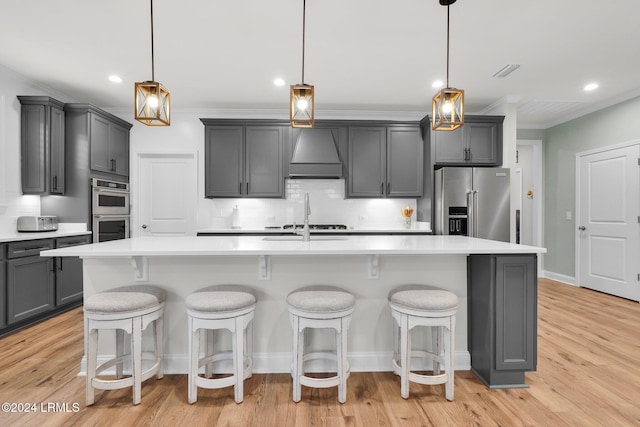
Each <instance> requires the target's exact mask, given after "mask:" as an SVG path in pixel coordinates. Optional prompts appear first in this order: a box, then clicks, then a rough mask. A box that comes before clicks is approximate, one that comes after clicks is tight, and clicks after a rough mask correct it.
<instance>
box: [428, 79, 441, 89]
mask: <svg viewBox="0 0 640 427" xmlns="http://www.w3.org/2000/svg"><path fill="white" fill-rule="evenodd" d="M442 86H444V82H443V81H442V80H436V81H435V82H433V83H431V87H433V88H436V89H437V88H439V87H442Z"/></svg>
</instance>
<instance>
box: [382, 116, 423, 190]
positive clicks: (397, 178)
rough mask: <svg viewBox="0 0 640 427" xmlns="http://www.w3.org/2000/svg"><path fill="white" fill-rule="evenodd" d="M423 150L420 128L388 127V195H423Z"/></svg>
mask: <svg viewBox="0 0 640 427" xmlns="http://www.w3.org/2000/svg"><path fill="white" fill-rule="evenodd" d="M423 152H424V144H423V142H422V138H421V135H420V128H417V127H392V128H387V197H422V195H423V179H422V178H423V174H424V163H423Z"/></svg>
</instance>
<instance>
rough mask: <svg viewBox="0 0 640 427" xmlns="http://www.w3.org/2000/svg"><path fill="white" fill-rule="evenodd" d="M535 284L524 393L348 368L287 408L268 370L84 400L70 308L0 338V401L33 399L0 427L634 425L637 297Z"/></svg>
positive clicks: (177, 380)
mask: <svg viewBox="0 0 640 427" xmlns="http://www.w3.org/2000/svg"><path fill="white" fill-rule="evenodd" d="M539 283H540V288H539V308H538V318H539V324H538V370H537V371H536V372H530V373H527V375H526V377H527V383H528V384H529V385H530V386H531V387H530V388H528V389H513V390H489V389H487V388H486V387H485V386H484V385H482V384H481V383H480V381H479V380H478V379H476V378H475V376H474V375H473V374H471V372H469V371H458V372H456V375H455V381H456V389H455V400H454V401H453V402H448V401H446V400H445V399H444V386H421V385H416V384H412V385H411V397H410V398H409V399H408V400H404V399H402V398H401V397H400V384H399V379H398V378H397V377H395V376H394V375H393V374H391V373H387V372H377V373H353V374H351V377H350V378H349V382H348V397H347V403H345V404H344V405H340V404H339V403H338V402H337V391H336V389H335V388H332V389H325V390H316V389H314V390H311V389H308V388H305V387H303V396H302V402H300V403H298V404H296V403H293V402H292V401H291V378H290V376H289V375H287V374H273V375H254V376H253V377H252V378H251V379H249V380H247V381H246V382H245V400H244V403H242V404H240V405H238V404H236V403H235V402H234V401H233V390H232V389H231V388H228V389H222V390H202V389H201V390H199V392H198V402H197V403H196V404H194V405H189V404H188V403H187V381H186V375H165V377H164V378H163V379H162V380H155V379H150V380H148V381H147V382H146V383H144V384H143V387H142V403H141V404H140V405H138V406H133V405H132V404H131V391H130V390H115V391H98V392H97V396H96V398H97V399H96V404H95V405H94V406H92V407H85V406H84V378H83V377H77V376H76V374H77V371H78V367H79V361H80V359H81V357H82V353H83V342H82V324H83V322H82V309H81V308H79V309H75V310H73V311H70V312H68V313H65V314H62V315H60V316H58V317H56V318H53V319H50V320H48V321H46V322H44V323H41V324H39V325H36V326H33V327H31V328H29V329H25V330H23V331H20V332H18V333H15V334H13V335H10V336H8V337H5V338H2V339H0V402H12V403H16V404H19V403H20V404H24V403H32V404H35V412H28V413H27V412H22V413H7V412H5V411H4V410H3V412H1V413H0V426H36V425H37V426H63V425H64V426H113V425H118V426H148V425H152V426H269V427H270V426H278V427H279V426H364V427H377V426H483V427H484V426H639V425H640V369H639V366H638V365H639V364H640V304H638V303H635V302H631V301H627V300H624V299H620V298H616V297H612V296H609V295H605V294H601V293H598V292H594V291H590V290H587V289H581V288H575V287H572V286H568V285H564V284H561V283H557V282H552V281H549V280H544V279H541V280H540V281H539ZM56 404H57V407H56ZM50 405H53V406H50ZM32 408H33V407H32ZM3 409H4V407H3Z"/></svg>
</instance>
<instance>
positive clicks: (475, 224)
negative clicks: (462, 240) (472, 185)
mask: <svg viewBox="0 0 640 427" xmlns="http://www.w3.org/2000/svg"><path fill="white" fill-rule="evenodd" d="M473 237H478V190H473Z"/></svg>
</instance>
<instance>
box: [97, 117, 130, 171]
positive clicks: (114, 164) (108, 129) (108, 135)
mask: <svg viewBox="0 0 640 427" xmlns="http://www.w3.org/2000/svg"><path fill="white" fill-rule="evenodd" d="M90 117H91V124H90V132H91V136H90V141H91V169H93V170H96V171H100V172H106V173H112V174H116V175H122V176H129V129H127V128H125V127H122V126H120V125H118V124H116V123H114V122H113V121H112V120H109V119H107V118H105V117H102V116H100V115H97V114H91V115H90Z"/></svg>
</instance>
